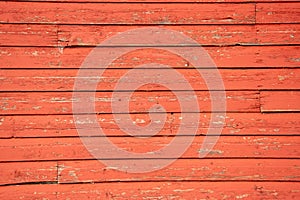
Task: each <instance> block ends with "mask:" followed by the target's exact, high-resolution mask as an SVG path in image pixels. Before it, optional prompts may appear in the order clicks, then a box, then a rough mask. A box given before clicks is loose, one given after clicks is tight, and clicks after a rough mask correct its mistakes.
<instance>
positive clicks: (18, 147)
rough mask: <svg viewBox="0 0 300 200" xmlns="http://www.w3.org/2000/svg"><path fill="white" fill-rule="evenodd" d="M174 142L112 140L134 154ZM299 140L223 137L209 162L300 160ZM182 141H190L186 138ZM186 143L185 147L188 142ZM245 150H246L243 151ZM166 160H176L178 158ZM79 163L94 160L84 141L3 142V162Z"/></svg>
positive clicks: (191, 152)
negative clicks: (59, 161)
mask: <svg viewBox="0 0 300 200" xmlns="http://www.w3.org/2000/svg"><path fill="white" fill-rule="evenodd" d="M173 139H174V137H151V138H133V137H110V138H109V140H110V141H111V142H112V143H113V144H115V145H116V146H118V147H119V148H121V149H123V150H126V151H129V152H134V153H146V152H153V151H156V150H158V149H161V148H163V147H164V146H166V145H167V144H169V143H170V142H171V141H172V140H173ZM203 139H204V137H203V136H197V137H195V139H194V140H193V143H192V144H191V146H190V147H189V148H188V149H187V150H186V152H185V153H184V154H183V155H182V156H181V158H198V157H199V150H200V148H201V145H202V143H203ZM299 139H300V138H299V136H267V137H265V136H244V137H242V136H226V137H225V136H221V137H220V139H219V140H218V142H217V144H216V145H215V146H214V149H213V150H212V151H211V152H210V153H209V154H208V155H207V156H206V158H300V149H299V145H300V140H299ZM98 140H99V138H98V139H97V141H98ZM182 140H183V141H187V140H189V139H188V138H186V137H182ZM99 141H101V140H99ZM182 143H183V144H184V142H182ZM99 146H101V148H104V149H109V147H108V146H106V145H105V143H104V141H103V143H99ZM241 149H243V150H242V151H241ZM118 158H122V157H118ZM166 158H174V156H169V157H166ZM78 159H94V157H93V156H92V155H90V153H89V152H88V151H87V149H86V147H85V146H84V145H83V144H82V142H81V140H80V138H39V139H1V140H0V161H41V160H78Z"/></svg>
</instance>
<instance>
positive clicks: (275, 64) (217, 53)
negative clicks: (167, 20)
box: [0, 46, 300, 69]
mask: <svg viewBox="0 0 300 200" xmlns="http://www.w3.org/2000/svg"><path fill="white" fill-rule="evenodd" d="M192 49H193V48H191V50H192ZM91 50H92V48H91V47H90V48H88V47H85V48H83V47H82V48H64V49H59V48H42V47H18V48H11V47H0V56H1V63H0V68H2V69H12V68H17V69H23V68H25V69H28V68H38V69H52V68H57V69H65V68H80V66H81V64H82V62H83V61H84V59H85V58H86V57H87V55H88V54H89V52H90V51H91ZM205 50H206V51H207V53H208V54H209V55H210V56H211V58H212V59H213V60H214V62H215V64H216V66H217V67H219V68H235V69H238V68H261V67H264V68H282V67H287V68H288V67H298V68H299V66H300V59H299V57H300V53H299V52H300V47H298V46H247V47H245V46H236V47H205ZM15 58H18V59H15ZM149 62H157V63H160V64H167V65H170V66H172V67H176V68H186V67H189V65H190V64H189V62H187V61H186V60H184V59H182V58H181V57H179V56H176V55H172V54H171V53H167V52H165V51H159V50H157V49H155V50H151V49H148V50H147V49H146V50H145V49H144V50H140V51H138V50H136V51H133V52H131V53H128V54H126V55H123V56H121V57H120V58H118V59H117V60H115V62H113V63H112V65H111V66H110V67H113V68H132V67H134V66H138V65H140V64H145V63H149ZM97 67H101V66H97ZM196 67H197V66H196Z"/></svg>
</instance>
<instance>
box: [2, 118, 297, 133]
mask: <svg viewBox="0 0 300 200" xmlns="http://www.w3.org/2000/svg"><path fill="white" fill-rule="evenodd" d="M194 115H198V113H195V114H194ZM299 116H300V114H299V113H272V114H260V113H227V114H226V119H225V124H224V128H223V131H222V135H240V136H245V135H264V136H270V135H299V129H300V117H299ZM115 117H116V118H117V119H119V118H123V116H122V115H121V114H120V115H116V116H115ZM131 117H132V120H133V121H134V122H136V124H137V125H140V126H145V125H146V124H148V123H149V122H150V118H149V115H148V114H132V115H131ZM90 119H91V116H89V115H86V119H84V120H79V121H78V123H81V124H82V123H85V124H87V125H89V124H90V126H91V128H93V127H94V122H93V121H91V120H90ZM97 119H98V122H99V124H100V126H101V127H102V129H103V131H104V133H105V134H106V135H107V136H124V135H127V134H125V133H124V132H123V131H121V130H120V129H119V127H118V125H117V124H116V123H115V121H114V116H113V115H111V114H103V115H97ZM210 119H211V116H210V114H208V113H204V114H201V115H200V121H199V129H198V131H197V135H205V134H207V129H208V127H209V122H210ZM180 123H181V115H180V114H179V113H175V114H173V115H172V113H169V114H168V115H167V119H166V122H165V126H164V128H163V129H162V131H161V132H159V133H157V135H164V136H168V135H170V136H171V135H176V134H177V130H178V127H179V125H180ZM183 126H184V124H183ZM194 126H195V125H194ZM190 128H193V125H190ZM186 134H190V133H186ZM0 136H1V137H2V138H11V137H21V138H23V137H36V138H40V137H66V136H67V137H70V136H78V133H77V131H76V127H75V122H74V118H73V116H72V115H48V116H47V115H28V116H22V115H19V116H1V117H0Z"/></svg>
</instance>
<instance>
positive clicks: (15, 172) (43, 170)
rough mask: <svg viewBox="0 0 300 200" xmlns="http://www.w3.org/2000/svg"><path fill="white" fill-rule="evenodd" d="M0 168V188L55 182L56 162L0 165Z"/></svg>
mask: <svg viewBox="0 0 300 200" xmlns="http://www.w3.org/2000/svg"><path fill="white" fill-rule="evenodd" d="M0 168H1V172H0V174H1V176H0V186H1V185H7V184H20V183H35V182H38V183H47V182H55V181H57V162H40V163H37V162H36V163H28V162H24V163H22V162H19V163H0ZM0 188H1V187H0Z"/></svg>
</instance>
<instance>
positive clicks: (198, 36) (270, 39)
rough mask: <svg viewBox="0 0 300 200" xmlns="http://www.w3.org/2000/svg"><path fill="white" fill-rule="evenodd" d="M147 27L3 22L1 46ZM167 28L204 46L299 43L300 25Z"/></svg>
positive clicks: (97, 38)
mask: <svg viewBox="0 0 300 200" xmlns="http://www.w3.org/2000/svg"><path fill="white" fill-rule="evenodd" d="M145 27H148V26H99V25H98V26H94V25H91V26H74V25H73V26H68V25H35V24H26V25H25V24H0V30H1V32H0V36H1V37H0V46H12V47H13V46H41V47H45V46H49V47H57V46H96V45H99V44H100V43H101V42H103V41H104V40H105V39H108V38H109V37H111V36H113V35H115V34H118V33H121V32H124V31H128V30H131V29H137V28H145ZM154 27H155V26H154ZM164 28H165V29H170V30H174V31H178V32H180V33H183V34H185V35H186V36H187V37H190V38H192V39H193V40H195V41H196V42H198V43H199V44H200V45H203V46H206V45H216V46H224V45H236V44H238V45H270V44H272V45H274V44H300V43H299V41H300V39H299V30H300V26H299V25H298V24H293V25H291V24H276V25H269V24H265V25H251V26H244V25H219V26H217V27H215V26H210V25H198V26H186V25H184V26H165V27H164ZM140 45H145V44H140ZM165 45H167V44H165ZM182 45H183V44H182ZM186 45H188V44H186Z"/></svg>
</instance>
